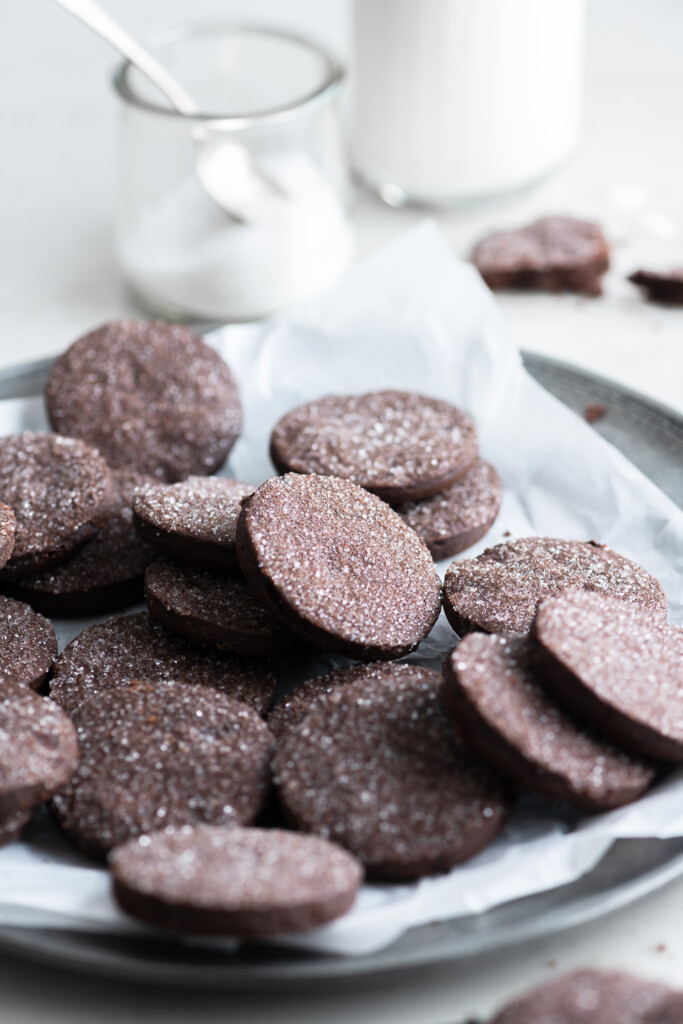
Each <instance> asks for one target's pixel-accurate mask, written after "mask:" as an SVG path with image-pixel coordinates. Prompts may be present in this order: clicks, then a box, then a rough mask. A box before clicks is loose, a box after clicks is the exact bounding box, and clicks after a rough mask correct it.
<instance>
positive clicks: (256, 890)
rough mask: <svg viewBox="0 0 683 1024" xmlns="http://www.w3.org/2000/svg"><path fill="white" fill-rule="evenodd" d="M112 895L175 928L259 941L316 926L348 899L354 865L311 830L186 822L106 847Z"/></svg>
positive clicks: (137, 913)
mask: <svg viewBox="0 0 683 1024" xmlns="http://www.w3.org/2000/svg"><path fill="white" fill-rule="evenodd" d="M109 863H110V867H111V871H112V875H113V879H114V895H115V897H116V899H117V900H118V902H119V904H120V906H121V907H122V908H123V910H125V911H126V912H127V913H129V914H132V915H133V917H136V918H139V919H140V920H142V921H146V922H147V923H148V924H151V925H155V926H156V927H157V928H167V929H169V930H171V931H174V932H181V933H189V934H193V935H232V936H235V937H237V938H241V939H257V938H265V937H266V936H268V935H278V934H284V933H287V932H302V931H307V930H309V929H311V928H318V927H320V926H321V925H323V924H327V923H328V922H329V921H332V920H334V918H336V917H340V916H341V915H342V914H344V913H346V911H347V910H348V909H349V908H350V906H351V904H352V903H353V901H354V899H355V897H356V893H357V892H358V887H359V886H360V883H361V881H362V878H363V869H362V867H361V865H360V864H359V862H358V861H357V860H356V858H355V857H353V856H352V855H351V854H350V853H347V851H346V850H342V849H341V848H340V847H339V846H336V845H335V844H334V843H330V842H328V841H327V840H326V839H320V838H319V837H318V836H306V835H297V834H296V833H294V832H286V831H283V830H281V829H262V828H237V827H232V828H219V827H216V826H211V825H195V826H187V825H186V826H184V827H182V828H169V829H165V830H164V831H163V832H155V833H153V834H152V835H150V836H146V835H145V836H140V837H139V838H137V839H133V840H131V841H130V842H128V843H126V844H125V845H124V846H120V847H118V848H117V849H115V850H114V851H112V854H111V857H110V860H109Z"/></svg>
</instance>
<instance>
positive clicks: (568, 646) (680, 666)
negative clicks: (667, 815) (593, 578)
mask: <svg viewBox="0 0 683 1024" xmlns="http://www.w3.org/2000/svg"><path fill="white" fill-rule="evenodd" d="M531 642H532V652H533V655H534V662H535V664H536V666H537V667H538V668H539V669H540V670H541V671H542V673H543V677H544V680H545V685H546V686H547V687H548V689H549V690H550V692H551V693H553V694H554V695H555V696H556V697H557V699H558V701H560V702H561V703H562V705H563V706H565V707H566V708H568V709H569V710H570V711H571V712H572V713H573V714H575V715H576V717H577V718H579V719H580V720H581V721H584V722H587V723H589V724H590V726H591V728H595V729H596V730H598V731H599V732H601V733H604V735H605V736H608V737H609V738H610V739H612V740H613V741H614V742H615V743H620V744H623V746H624V747H626V748H627V749H628V750H633V751H635V752H636V753H638V754H643V755H644V756H646V757H654V758H661V760H663V761H683V697H682V696H681V695H682V694H683V630H681V629H680V628H678V627H677V626H672V625H669V624H668V623H666V622H660V621H656V620H653V619H652V616H651V614H648V613H647V612H645V613H644V612H642V611H641V610H639V609H638V608H632V607H629V605H627V604H624V602H622V601H615V600H614V599H612V598H609V597H604V596H602V595H600V594H591V593H587V592H586V591H569V592H567V593H565V594H561V595H560V596H559V597H554V598H547V599H546V600H545V601H542V602H541V604H540V605H539V607H538V614H537V615H536V619H535V620H534V625H533V629H532V631H531Z"/></svg>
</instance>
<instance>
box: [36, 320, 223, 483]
mask: <svg viewBox="0 0 683 1024" xmlns="http://www.w3.org/2000/svg"><path fill="white" fill-rule="evenodd" d="M46 401H47V411H48V415H49V417H50V422H51V424H52V426H53V429H54V430H56V431H57V432H58V433H60V434H68V435H70V436H72V437H80V438H82V439H83V440H85V441H88V442H89V443H90V444H93V445H95V447H97V448H98V449H99V451H101V452H102V454H103V456H104V457H105V458H106V460H107V462H108V463H109V465H110V466H112V467H113V468H114V469H125V468H127V469H135V470H137V471H138V472H139V473H147V474H149V475H150V476H154V477H156V478H157V479H159V480H167V481H170V482H173V481H175V480H182V479H184V477H187V476H190V475H191V474H193V473H195V474H209V473H214V472H215V471H216V470H217V469H218V468H219V467H220V466H222V464H223V463H224V461H225V459H226V458H227V455H228V453H229V451H230V449H231V448H232V446H233V445H234V443H235V441H236V440H237V437H238V436H239V432H240V428H241V424H242V409H241V406H240V400H239V395H238V391H237V385H236V384H235V380H234V378H233V376H232V373H231V372H230V370H229V368H228V367H227V365H226V364H225V363H224V362H223V360H222V359H221V357H220V356H219V355H218V353H217V352H216V351H215V350H214V349H212V348H210V347H209V346H208V345H207V344H206V342H205V341H203V340H202V338H200V337H199V335H197V334H195V333H194V332H193V331H191V330H189V329H188V328H187V327H182V326H180V325H178V324H168V323H164V322H163V321H161V320H152V321H149V322H147V321H143V320H118V321H114V322H112V323H108V324H104V325H103V326H102V327H99V328H98V329H97V330H94V331H91V332H90V333H89V334H86V335H85V336H84V337H82V338H79V339H78V341H75V342H74V343H73V345H71V347H70V348H68V349H67V350H66V352H64V353H63V354H62V355H61V356H59V358H58V359H56V360H55V362H54V364H53V366H52V369H51V371H50V376H49V378H48V382H47V390H46Z"/></svg>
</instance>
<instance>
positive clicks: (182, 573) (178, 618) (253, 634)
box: [145, 558, 292, 657]
mask: <svg viewBox="0 0 683 1024" xmlns="http://www.w3.org/2000/svg"><path fill="white" fill-rule="evenodd" d="M145 599H146V601H147V607H148V608H149V613H150V615H151V616H152V618H153V619H154V620H155V621H156V622H158V623H160V625H162V626H165V627H166V628H167V629H170V630H171V632H172V633H177V634H178V636H182V637H185V639H186V640H190V641H192V642H193V643H197V644H206V645H207V646H209V647H216V648H218V650H222V651H237V652H239V653H240V654H253V655H256V656H257V657H264V656H268V655H275V654H282V653H283V652H285V651H286V650H287V648H288V647H289V646H291V643H292V636H291V634H290V633H289V632H288V631H287V630H286V629H283V628H282V626H280V624H279V623H278V622H277V621H276V620H274V619H273V616H272V615H271V613H270V612H269V611H266V609H265V608H264V607H263V605H260V604H259V603H258V601H257V600H256V598H255V597H254V595H253V594H252V592H251V591H250V590H249V587H248V586H247V585H246V583H245V582H244V580H242V579H238V578H236V577H231V576H221V575H219V574H218V573H215V572H210V571H209V570H208V569H202V568H199V567H197V568H196V567H194V566H192V565H185V564H183V563H182V562H173V561H171V559H169V558H162V559H159V560H158V561H156V562H153V563H152V565H150V566H149V568H148V569H147V572H146V573H145Z"/></svg>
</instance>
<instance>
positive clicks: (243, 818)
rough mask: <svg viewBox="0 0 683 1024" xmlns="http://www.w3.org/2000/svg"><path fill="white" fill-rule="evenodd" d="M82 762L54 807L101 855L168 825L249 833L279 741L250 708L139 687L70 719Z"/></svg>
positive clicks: (71, 831) (183, 689) (200, 694)
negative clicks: (242, 828) (275, 742)
mask: <svg viewBox="0 0 683 1024" xmlns="http://www.w3.org/2000/svg"><path fill="white" fill-rule="evenodd" d="M73 722H74V725H75V726H76V730H77V734H78V743H79V747H80V751H81V759H80V761H79V764H78V768H77V769H76V771H75V773H74V774H73V776H72V778H71V780H70V781H69V782H68V783H67V785H65V786H63V787H62V789H61V790H60V791H59V793H57V794H56V795H55V796H54V798H53V800H52V807H53V809H54V811H55V814H56V816H57V819H58V821H59V823H60V825H61V826H62V828H63V829H64V831H65V832H66V833H67V835H69V836H70V838H71V839H72V840H73V841H74V842H75V843H76V844H77V845H78V846H80V847H81V849H83V850H85V851H86V852H87V853H89V854H91V855H92V856H95V857H102V856H104V855H106V854H107V853H108V852H109V850H111V849H112V847H114V846H118V845H119V844H120V843H125V842H127V841H128V840H129V839H132V838H134V837H135V836H138V835H141V834H142V833H144V832H152V831H154V830H156V829H160V828H164V827H165V826H166V825H194V824H202V823H204V824H210V825H233V824H237V825H245V824H249V823H250V822H252V821H253V819H254V818H255V817H256V815H257V814H258V812H259V810H260V808H261V806H262V804H263V802H264V800H265V797H266V795H267V792H268V789H269V786H270V769H269V761H270V756H271V753H272V749H273V737H272V734H271V732H270V730H269V729H268V726H267V725H266V724H265V722H263V720H262V719H261V718H259V716H258V715H257V714H256V712H255V711H252V709H251V708H248V707H246V705H244V704H241V703H239V702H238V701H236V700H233V699H232V698H230V697H227V696H226V695H225V694H224V693H219V692H218V691H216V690H213V689H209V688H207V687H203V686H189V685H187V684H184V683H176V682H170V681H164V682H147V681H139V682H132V683H128V684H127V685H125V686H120V687H118V688H117V689H115V690H108V691H107V692H106V693H100V694H98V695H97V696H96V697H94V698H93V699H91V700H89V701H87V702H86V703H85V704H83V705H82V706H81V707H80V708H78V709H77V710H76V711H75V712H74V714H73Z"/></svg>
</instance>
